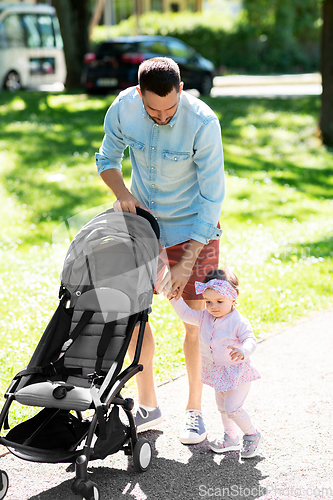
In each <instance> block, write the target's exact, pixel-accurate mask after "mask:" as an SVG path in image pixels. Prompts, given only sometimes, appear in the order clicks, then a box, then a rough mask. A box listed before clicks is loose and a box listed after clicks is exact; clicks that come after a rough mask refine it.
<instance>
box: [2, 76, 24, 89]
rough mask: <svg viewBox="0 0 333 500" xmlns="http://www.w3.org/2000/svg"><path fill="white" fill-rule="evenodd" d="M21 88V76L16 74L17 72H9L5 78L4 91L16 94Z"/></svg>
mask: <svg viewBox="0 0 333 500" xmlns="http://www.w3.org/2000/svg"><path fill="white" fill-rule="evenodd" d="M21 88H22V86H21V81H20V75H19V74H18V73H16V71H9V73H8V74H7V76H6V78H5V82H4V89H5V90H9V91H10V92H15V91H16V90H20V89H21Z"/></svg>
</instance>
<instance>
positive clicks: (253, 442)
mask: <svg viewBox="0 0 333 500" xmlns="http://www.w3.org/2000/svg"><path fill="white" fill-rule="evenodd" d="M262 440H263V436H262V434H261V432H260V431H257V432H256V434H251V435H249V434H244V436H243V448H242V451H241V458H253V457H255V456H257V455H258V453H259V450H260V445H261V443H262Z"/></svg>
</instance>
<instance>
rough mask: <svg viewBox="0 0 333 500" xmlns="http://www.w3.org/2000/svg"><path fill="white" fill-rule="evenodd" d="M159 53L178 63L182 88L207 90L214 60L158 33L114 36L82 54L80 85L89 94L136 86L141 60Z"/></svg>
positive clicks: (175, 39) (158, 55)
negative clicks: (93, 49) (81, 82)
mask: <svg viewBox="0 0 333 500" xmlns="http://www.w3.org/2000/svg"><path fill="white" fill-rule="evenodd" d="M161 56H163V57H170V58H172V59H173V60H174V61H176V62H177V63H178V65H179V68H180V74H181V78H182V81H183V82H184V88H185V89H197V90H199V92H200V93H201V94H209V93H210V90H211V88H212V86H213V77H214V65H213V63H212V62H210V61H208V59H205V58H204V57H202V56H201V55H200V54H198V53H197V52H195V50H194V49H192V48H191V47H189V46H188V45H186V43H184V42H182V41H180V40H178V39H177V38H172V37H170V36H158V35H156V36H149V35H141V36H129V37H117V38H113V39H111V40H108V41H106V42H103V43H101V44H99V45H98V46H97V48H96V50H95V52H91V53H89V54H86V55H85V58H84V63H85V66H84V70H83V75H82V81H83V85H84V87H85V89H86V91H87V92H88V93H100V92H108V91H110V90H111V89H125V88H127V87H131V86H132V85H137V83H138V68H139V65H140V63H142V61H144V60H146V59H150V58H151V57H161Z"/></svg>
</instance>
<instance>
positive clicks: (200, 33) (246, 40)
mask: <svg viewBox="0 0 333 500" xmlns="http://www.w3.org/2000/svg"><path fill="white" fill-rule="evenodd" d="M266 28H267V30H266V33H262V31H260V29H258V27H254V26H253V25H251V24H250V23H248V22H246V21H245V17H242V16H239V17H238V18H231V17H230V16H227V15H226V14H225V13H223V12H211V11H208V12H203V13H190V12H182V13H168V14H161V13H158V12H150V13H147V14H144V15H142V16H141V17H140V32H141V34H144V35H168V36H173V37H176V38H178V39H180V40H183V41H184V42H186V43H187V44H188V45H190V46H191V47H193V48H194V49H195V50H196V51H197V52H200V54H201V55H203V56H204V57H206V58H207V59H209V60H211V61H212V62H213V63H214V64H215V67H216V68H217V72H218V73H224V72H225V71H227V72H228V73H239V72H245V73H250V74H251V73H252V74H254V73H280V72H289V73H294V72H302V71H303V72H310V71H318V70H319V32H320V26H319V25H318V26H316V25H315V23H314V28H313V30H312V31H311V34H310V36H309V39H308V40H304V36H303V33H302V36H299V39H298V38H296V37H295V35H293V36H291V35H290V37H287V36H284V35H285V34H279V33H276V32H275V26H274V25H271V26H266ZM136 33H137V20H136V18H135V17H134V16H132V17H130V18H129V19H127V20H126V21H122V22H121V23H119V24H118V25H117V26H112V27H110V28H108V31H107V30H106V28H105V27H104V26H98V27H96V28H95V30H94V33H93V37H92V41H93V43H97V42H100V41H102V40H105V39H106V38H107V34H108V35H109V36H111V37H114V36H122V35H123V36H128V35H135V34H136Z"/></svg>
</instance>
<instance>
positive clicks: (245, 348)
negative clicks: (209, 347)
mask: <svg viewBox="0 0 333 500" xmlns="http://www.w3.org/2000/svg"><path fill="white" fill-rule="evenodd" d="M236 335H237V337H238V339H239V340H240V342H241V343H242V346H241V347H238V348H237V347H233V346H228V348H230V349H231V351H230V353H229V354H230V357H231V359H232V361H241V360H245V359H247V358H249V357H250V356H251V354H253V353H254V351H255V350H256V347H257V339H256V338H255V335H254V333H253V330H252V327H251V324H250V322H249V321H248V320H247V319H246V318H243V321H242V322H241V323H240V324H239V326H238V329H237V332H236Z"/></svg>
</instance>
